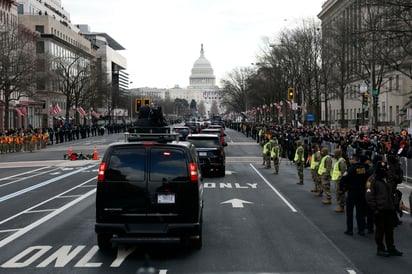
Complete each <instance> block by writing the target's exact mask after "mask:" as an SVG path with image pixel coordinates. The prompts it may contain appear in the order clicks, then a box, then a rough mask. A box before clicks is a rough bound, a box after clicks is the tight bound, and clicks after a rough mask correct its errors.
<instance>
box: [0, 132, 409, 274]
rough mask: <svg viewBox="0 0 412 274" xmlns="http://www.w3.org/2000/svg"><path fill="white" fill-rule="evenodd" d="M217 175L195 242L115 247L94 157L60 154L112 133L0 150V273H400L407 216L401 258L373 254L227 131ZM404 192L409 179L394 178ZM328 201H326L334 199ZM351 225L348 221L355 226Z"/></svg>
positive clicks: (369, 245) (369, 241)
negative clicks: (110, 244)
mask: <svg viewBox="0 0 412 274" xmlns="http://www.w3.org/2000/svg"><path fill="white" fill-rule="evenodd" d="M226 134H227V137H226V139H227V142H228V144H229V145H228V147H226V154H227V166H226V176H225V177H224V178H220V177H209V178H204V188H205V208H204V227H203V236H204V241H203V248H202V249H201V250H200V251H194V250H188V249H187V248H186V247H185V246H182V245H178V244H151V245H141V246H124V247H119V248H116V249H114V250H113V251H112V252H105V253H103V252H101V251H99V250H98V248H97V245H96V237H95V233H94V222H95V211H94V200H95V196H94V195H95V187H96V176H97V168H98V164H99V161H93V160H90V161H81V160H79V161H68V160H64V159H63V155H64V154H65V153H67V151H68V149H69V148H70V147H71V148H72V150H73V151H74V152H83V153H84V154H91V153H92V152H93V150H94V148H95V147H96V150H97V151H98V153H99V155H102V154H103V153H104V150H105V147H106V146H107V144H109V143H111V142H113V141H119V140H123V136H122V135H121V134H117V135H105V136H100V137H92V138H88V139H84V140H77V141H73V142H70V143H63V144H58V145H52V146H49V147H48V148H47V149H43V150H39V151H35V152H33V153H26V152H21V153H12V154H7V155H0V273H28V272H32V273H137V270H138V269H141V268H142V267H144V266H145V265H148V266H151V267H153V269H154V271H153V272H148V271H146V272H141V273H162V274H166V273H350V274H352V273H409V271H410V269H412V261H411V259H410V258H411V254H412V240H411V235H412V228H411V227H410V226H409V223H410V222H411V221H412V219H411V218H410V215H409V214H406V213H405V215H404V216H403V217H402V221H403V224H402V225H400V226H399V227H397V228H396V229H395V242H396V245H397V247H398V249H400V250H401V251H403V252H404V256H403V257H390V258H381V257H377V256H376V254H375V252H376V247H375V243H374V240H373V235H366V236H364V237H362V236H358V235H356V234H355V236H353V237H350V236H346V235H344V234H343V231H344V230H345V215H344V214H338V213H335V212H334V208H335V206H336V204H332V205H331V206H325V205H322V204H321V202H320V201H321V199H320V198H318V197H314V195H313V194H312V193H311V192H310V189H311V188H312V186H313V184H312V182H311V180H310V173H309V170H305V185H303V186H299V185H296V182H297V172H296V169H295V166H294V165H291V164H289V163H287V162H286V161H285V160H283V161H282V163H281V168H280V174H279V175H274V174H272V172H273V170H268V169H264V168H263V166H262V159H261V148H260V146H258V145H257V143H256V142H255V141H254V140H252V139H250V138H246V137H245V136H244V135H243V134H241V133H239V132H236V131H233V130H230V129H228V130H226ZM400 189H401V190H402V192H403V193H404V197H406V196H407V195H409V192H410V190H411V186H410V185H407V184H402V185H401V186H400ZM334 202H335V201H334ZM355 227H356V224H355Z"/></svg>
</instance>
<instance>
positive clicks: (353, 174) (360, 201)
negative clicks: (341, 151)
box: [340, 154, 367, 236]
mask: <svg viewBox="0 0 412 274" xmlns="http://www.w3.org/2000/svg"><path fill="white" fill-rule="evenodd" d="M349 163H350V166H349V168H348V170H347V172H346V173H345V174H344V176H342V178H341V180H340V187H341V190H343V191H345V192H347V195H346V231H345V232H344V233H345V234H346V235H350V236H352V235H353V210H354V208H356V223H357V226H358V234H359V235H361V236H364V235H365V212H366V200H365V184H366V180H367V177H366V176H367V167H366V166H365V164H364V163H362V162H360V161H359V156H358V155H356V154H355V155H352V157H351V159H349Z"/></svg>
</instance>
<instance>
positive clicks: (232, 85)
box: [221, 67, 254, 113]
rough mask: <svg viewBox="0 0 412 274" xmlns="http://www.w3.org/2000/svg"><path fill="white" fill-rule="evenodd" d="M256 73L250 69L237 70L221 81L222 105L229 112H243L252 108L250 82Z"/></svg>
mask: <svg viewBox="0 0 412 274" xmlns="http://www.w3.org/2000/svg"><path fill="white" fill-rule="evenodd" d="M253 75H254V72H253V70H252V69H251V68H249V67H243V68H235V69H233V71H232V72H230V73H229V74H228V75H227V78H226V79H222V80H221V84H222V105H224V106H226V109H227V110H228V111H234V112H239V113H240V112H242V111H246V110H248V109H249V107H250V106H251V103H250V100H251V99H252V97H251V89H250V87H249V80H250V79H251V77H252V76H253Z"/></svg>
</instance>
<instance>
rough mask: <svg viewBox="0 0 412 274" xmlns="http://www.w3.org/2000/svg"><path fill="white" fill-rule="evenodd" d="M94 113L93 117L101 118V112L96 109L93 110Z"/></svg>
mask: <svg viewBox="0 0 412 274" xmlns="http://www.w3.org/2000/svg"><path fill="white" fill-rule="evenodd" d="M92 115H93V117H94V118H96V119H99V118H100V114H99V113H97V112H96V111H94V110H93V111H92Z"/></svg>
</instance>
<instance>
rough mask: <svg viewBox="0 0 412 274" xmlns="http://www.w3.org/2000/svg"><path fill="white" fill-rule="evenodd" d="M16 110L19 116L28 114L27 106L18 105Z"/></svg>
mask: <svg viewBox="0 0 412 274" xmlns="http://www.w3.org/2000/svg"><path fill="white" fill-rule="evenodd" d="M16 112H17V114H18V115H19V116H26V115H27V109H26V107H18V108H16Z"/></svg>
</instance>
